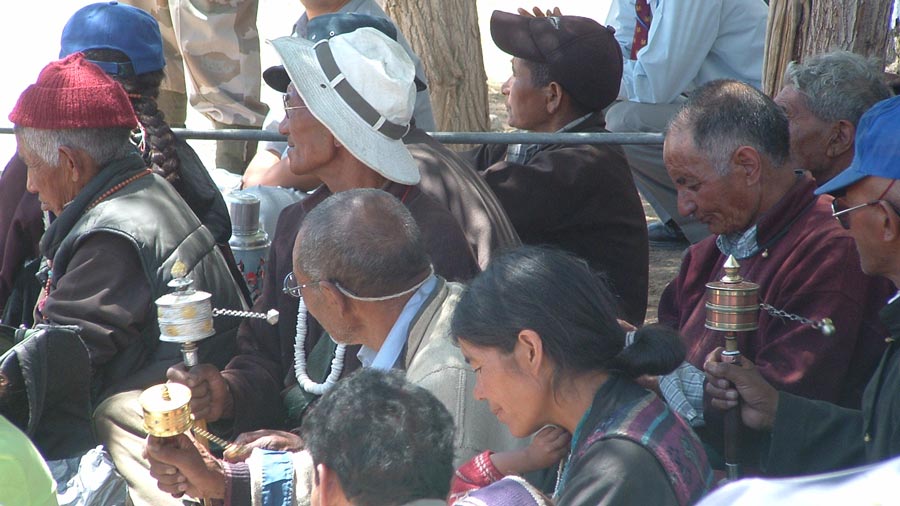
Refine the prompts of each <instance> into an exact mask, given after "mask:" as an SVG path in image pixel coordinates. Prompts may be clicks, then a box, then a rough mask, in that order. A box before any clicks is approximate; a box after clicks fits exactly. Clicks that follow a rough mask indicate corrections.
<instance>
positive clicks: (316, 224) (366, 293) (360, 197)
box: [294, 188, 430, 297]
mask: <svg viewBox="0 0 900 506" xmlns="http://www.w3.org/2000/svg"><path fill="white" fill-rule="evenodd" d="M297 238H298V242H297V243H295V246H294V265H295V266H296V267H297V268H298V269H299V270H300V271H301V272H303V273H305V274H306V275H307V276H309V277H310V278H311V279H312V280H315V281H320V280H329V281H332V282H339V283H340V285H341V286H342V287H344V288H346V289H347V290H349V291H351V292H353V293H354V294H355V295H359V296H361V297H378V296H383V295H387V294H392V293H396V292H399V291H402V290H404V289H407V288H409V286H410V284H411V282H412V281H413V280H415V278H416V277H418V276H420V275H421V274H422V272H424V271H426V270H428V267H429V265H430V261H429V259H428V254H427V253H426V252H425V244H424V242H423V240H422V235H421V233H420V232H419V227H418V226H416V221H415V219H413V217H412V215H411V214H409V211H408V210H407V209H406V207H404V206H403V204H401V203H400V201H399V200H397V199H396V198H394V197H393V196H392V195H391V194H389V193H387V192H384V191H382V190H375V189H371V188H361V189H354V190H347V191H344V192H340V193H336V194H334V195H332V196H330V197H328V198H327V199H325V200H324V201H322V202H321V203H320V204H319V205H317V206H316V207H315V208H314V209H313V210H312V211H310V212H309V213H308V214H307V215H306V217H305V218H304V219H303V225H302V226H301V228H300V232H299V233H298V235H297ZM301 238H302V241H300V239H301ZM298 245H299V246H298Z"/></svg>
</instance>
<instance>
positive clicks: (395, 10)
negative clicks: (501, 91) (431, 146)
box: [384, 0, 489, 132]
mask: <svg viewBox="0 0 900 506" xmlns="http://www.w3.org/2000/svg"><path fill="white" fill-rule="evenodd" d="M384 9H385V11H386V12H387V13H388V15H389V16H390V17H391V18H392V19H393V20H394V22H395V23H397V27H398V28H399V29H400V31H401V32H403V34H404V35H405V36H406V38H407V39H408V40H409V43H410V45H411V46H412V48H413V50H414V51H415V52H416V53H417V54H418V55H419V58H421V59H422V64H423V65H424V66H425V72H426V74H427V77H428V87H429V89H430V94H431V105H432V108H433V109H434V119H435V121H436V123H437V125H438V129H439V130H442V131H462V132H465V131H486V130H488V127H489V123H488V95H487V75H486V74H485V72H484V59H483V56H482V54H481V36H480V32H479V29H478V13H477V10H476V8H475V2H473V1H472V0H385V1H384Z"/></svg>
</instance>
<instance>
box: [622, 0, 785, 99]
mask: <svg viewBox="0 0 900 506" xmlns="http://www.w3.org/2000/svg"><path fill="white" fill-rule="evenodd" d="M634 3H635V0H614V1H613V3H612V6H611V8H610V10H609V15H608V17H607V18H606V24H608V25H612V26H613V27H614V28H615V29H616V34H615V37H616V40H617V41H618V42H619V45H620V46H621V47H622V55H623V56H624V57H625V61H624V69H623V73H622V88H621V90H620V91H619V95H620V96H621V97H627V98H628V100H631V101H632V102H643V103H648V104H668V103H673V102H675V100H676V99H677V98H678V97H679V96H680V95H681V94H682V93H684V92H686V91H690V90H692V89H694V88H696V87H698V86H700V85H702V84H705V83H707V82H709V81H712V80H715V79H737V80H739V81H744V82H745V83H748V84H750V85H752V86H755V87H756V88H760V87H761V86H762V64H763V56H764V46H765V42H766V19H767V16H768V7H767V6H766V4H765V3H764V2H763V0H678V1H675V0H649V2H648V3H649V4H650V11H651V12H652V13H653V21H652V22H651V23H650V32H649V33H648V34H647V45H646V46H644V47H643V48H641V50H640V51H638V54H637V59H636V60H630V59H628V57H629V55H630V54H631V43H632V39H633V38H634V25H635V22H636V21H637V15H636V13H635V7H634Z"/></svg>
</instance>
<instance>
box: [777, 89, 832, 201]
mask: <svg viewBox="0 0 900 506" xmlns="http://www.w3.org/2000/svg"><path fill="white" fill-rule="evenodd" d="M775 103H776V104H778V105H779V106H781V108H782V109H784V112H785V114H786V115H787V118H788V129H789V131H790V135H791V161H792V162H793V163H794V164H795V166H796V167H797V168H800V169H805V170H808V171H809V172H810V173H812V175H813V177H814V178H816V180H819V179H820V178H821V177H822V176H824V175H825V173H829V174H830V173H831V172H832V170H831V167H830V165H829V158H828V157H827V156H826V151H827V149H828V143H829V140H830V138H831V132H832V127H833V125H832V123H831V122H829V121H825V120H823V119H821V118H819V117H818V116H816V115H815V114H813V113H812V111H810V110H809V107H808V106H807V102H806V97H805V96H804V95H803V94H802V93H800V92H799V91H798V90H797V89H796V88H793V87H791V86H785V87H784V88H782V89H781V91H779V92H778V95H776V96H775ZM819 184H821V183H819Z"/></svg>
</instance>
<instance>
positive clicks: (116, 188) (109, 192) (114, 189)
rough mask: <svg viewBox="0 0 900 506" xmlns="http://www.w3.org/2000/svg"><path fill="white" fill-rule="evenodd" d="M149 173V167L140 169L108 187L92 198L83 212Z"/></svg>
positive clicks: (151, 172)
mask: <svg viewBox="0 0 900 506" xmlns="http://www.w3.org/2000/svg"><path fill="white" fill-rule="evenodd" d="M150 174H153V171H152V170H150V169H145V170H143V171H141V172H139V173H137V174H135V175H133V176H131V177H130V178H128V179H126V180H124V181H122V182H121V183H119V184H117V185H115V186H113V187H112V188H110V189H109V190H106V191H105V192H103V195H100V196H99V197H97V199H96V200H94V201H93V202H91V203H90V205H89V206H87V207H86V208H85V209H84V212H88V211H90V210H91V209H93V208H94V207H96V206H97V204H99V203H100V202H103V201H104V200H106V199H107V198H109V196H110V195H112V194H114V193H116V192H117V191H119V190H121V189H122V188H125V187H126V186H128V185H129V184H131V183H133V182H135V181H137V180H138V179H140V178H142V177H144V176H149V175H150Z"/></svg>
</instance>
